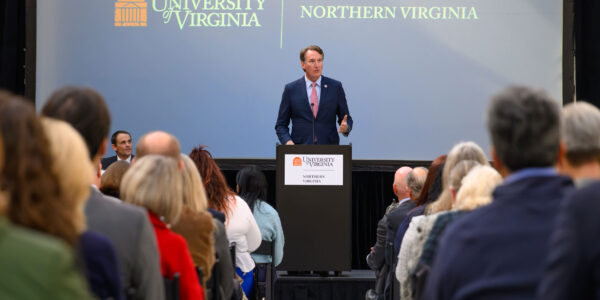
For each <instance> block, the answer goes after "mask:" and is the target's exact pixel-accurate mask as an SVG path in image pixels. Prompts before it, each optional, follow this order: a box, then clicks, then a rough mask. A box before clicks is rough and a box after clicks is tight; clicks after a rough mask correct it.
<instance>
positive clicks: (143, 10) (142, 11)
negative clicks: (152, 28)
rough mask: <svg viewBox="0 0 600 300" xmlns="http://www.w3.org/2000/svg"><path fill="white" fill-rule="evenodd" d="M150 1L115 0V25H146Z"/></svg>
mask: <svg viewBox="0 0 600 300" xmlns="http://www.w3.org/2000/svg"><path fill="white" fill-rule="evenodd" d="M147 24H148V3H146V1H144V0H117V2H115V26H130V27H131V26H146V25H147Z"/></svg>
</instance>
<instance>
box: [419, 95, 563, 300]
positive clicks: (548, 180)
mask: <svg viewBox="0 0 600 300" xmlns="http://www.w3.org/2000/svg"><path fill="white" fill-rule="evenodd" d="M487 126H488V131H489V133H490V137H491V141H492V150H491V154H492V158H493V162H494V166H495V167H496V169H497V170H498V171H499V173H500V174H501V175H502V176H503V177H504V183H503V184H502V185H500V186H498V187H497V188H496V189H495V190H494V193H493V201H492V203H491V204H489V205H486V206H484V207H481V208H479V209H477V210H475V211H472V212H470V213H469V214H467V215H465V216H463V217H461V218H460V219H459V220H457V221H456V222H454V223H453V224H452V225H450V226H449V227H448V228H447V229H446V231H445V232H444V235H443V236H442V238H441V241H440V244H439V249H438V251H437V252H438V253H440V254H441V253H443V255H437V256H436V257H435V260H434V262H433V265H432V269H431V272H430V275H429V278H428V280H427V284H426V287H425V294H424V299H456V298H461V299H474V298H477V299H532V298H533V297H534V296H535V292H536V288H537V286H538V284H539V282H540V279H541V277H542V271H543V263H544V259H545V257H546V255H547V253H548V249H549V248H548V243H549V241H550V234H551V231H552V227H553V226H552V225H553V224H554V220H555V218H556V216H557V214H558V212H559V209H560V203H561V202H562V201H563V200H564V199H565V197H566V196H567V195H568V194H569V193H570V192H571V191H572V189H573V182H572V181H571V179H569V178H567V177H564V176H559V175H557V172H556V170H555V169H554V168H553V166H554V165H555V164H556V163H557V161H560V160H561V159H563V156H564V147H562V146H561V143H560V110H559V107H558V105H557V102H556V101H555V100H553V99H551V98H550V97H549V96H547V95H546V94H545V93H542V92H539V91H535V90H532V89H530V88H525V87H510V88H508V89H506V90H505V91H503V92H502V93H500V94H498V95H496V96H495V97H494V98H493V99H492V101H491V102H490V104H489V109H488V117H487Z"/></svg>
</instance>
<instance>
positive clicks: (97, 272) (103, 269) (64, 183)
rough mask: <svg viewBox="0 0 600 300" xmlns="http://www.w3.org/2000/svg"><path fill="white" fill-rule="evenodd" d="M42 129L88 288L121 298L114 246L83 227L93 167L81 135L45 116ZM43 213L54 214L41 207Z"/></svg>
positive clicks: (98, 295)
mask: <svg viewBox="0 0 600 300" xmlns="http://www.w3.org/2000/svg"><path fill="white" fill-rule="evenodd" d="M42 125H43V128H44V132H45V133H46V136H47V138H48V141H49V146H50V152H51V153H52V158H53V162H52V171H53V172H54V173H55V174H56V175H57V176H58V178H59V189H60V191H61V192H60V193H61V197H60V199H61V200H62V205H63V207H62V210H65V209H66V210H71V217H70V218H68V219H66V220H63V221H64V222H67V221H72V222H75V224H74V225H75V226H76V230H77V231H78V232H79V233H80V235H79V239H78V244H77V250H78V253H79V254H80V256H81V258H83V262H84V265H85V271H86V272H85V273H86V277H87V279H88V282H89V285H90V288H91V290H92V291H93V292H94V294H95V295H96V297H98V298H100V299H124V298H125V294H124V290H123V287H122V285H121V276H120V274H119V264H118V262H117V257H116V254H115V250H114V248H113V246H112V245H111V243H110V241H109V240H108V239H107V238H106V237H105V236H103V235H101V234H98V233H94V232H90V231H84V230H85V216H84V214H83V206H84V204H85V200H86V199H87V198H88V196H89V194H90V184H91V182H92V177H93V168H92V165H91V164H90V161H89V157H88V152H87V148H86V146H85V143H84V142H83V140H82V139H81V136H80V135H79V133H77V131H75V129H73V127H71V126H70V125H69V124H67V123H65V122H63V121H59V120H53V119H49V118H43V119H42ZM42 213H44V214H54V212H53V211H44V212H42Z"/></svg>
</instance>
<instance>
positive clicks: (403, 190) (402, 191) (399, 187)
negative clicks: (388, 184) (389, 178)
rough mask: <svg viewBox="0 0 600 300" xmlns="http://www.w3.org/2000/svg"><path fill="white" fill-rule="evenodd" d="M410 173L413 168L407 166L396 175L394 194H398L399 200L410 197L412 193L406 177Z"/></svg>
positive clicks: (397, 171)
mask: <svg viewBox="0 0 600 300" xmlns="http://www.w3.org/2000/svg"><path fill="white" fill-rule="evenodd" d="M410 171H412V168H410V167H406V166H405V167H401V168H399V169H398V170H396V174H395V175H394V194H396V196H397V197H398V200H402V199H405V198H408V197H409V196H410V191H409V189H408V187H407V186H406V176H407V175H408V173H409V172H410Z"/></svg>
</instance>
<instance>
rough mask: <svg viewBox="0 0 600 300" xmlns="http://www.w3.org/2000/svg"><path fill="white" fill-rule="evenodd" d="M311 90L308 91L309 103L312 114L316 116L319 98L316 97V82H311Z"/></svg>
mask: <svg viewBox="0 0 600 300" xmlns="http://www.w3.org/2000/svg"><path fill="white" fill-rule="evenodd" d="M311 85H312V91H311V92H310V104H311V106H312V111H313V115H314V116H315V118H316V117H317V111H319V98H318V97H317V89H316V88H315V86H317V83H316V82H313V83H311Z"/></svg>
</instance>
